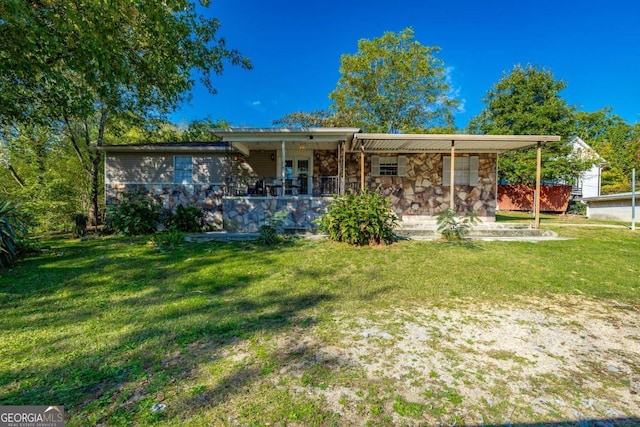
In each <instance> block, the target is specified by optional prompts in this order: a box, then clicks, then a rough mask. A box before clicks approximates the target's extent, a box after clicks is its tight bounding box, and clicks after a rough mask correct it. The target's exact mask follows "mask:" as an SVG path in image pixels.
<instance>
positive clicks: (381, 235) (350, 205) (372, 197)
mask: <svg viewBox="0 0 640 427" xmlns="http://www.w3.org/2000/svg"><path fill="white" fill-rule="evenodd" d="M317 224H318V229H319V230H320V231H322V232H325V233H327V234H329V238H330V239H331V240H334V241H337V242H346V243H349V244H350V245H355V246H362V245H373V244H376V245H379V244H382V243H384V244H390V243H393V242H395V241H396V240H398V237H397V236H396V234H395V232H394V228H395V227H396V226H397V225H398V218H397V217H396V215H395V214H394V213H393V211H392V210H391V207H390V202H389V200H388V199H385V198H383V197H382V196H381V195H379V194H377V193H374V192H371V191H367V190H365V191H363V192H362V193H360V194H356V193H351V194H346V195H342V196H335V197H334V201H333V202H332V203H331V204H330V205H329V206H328V207H327V211H326V213H325V214H324V215H322V217H320V219H319V220H318V221H317Z"/></svg>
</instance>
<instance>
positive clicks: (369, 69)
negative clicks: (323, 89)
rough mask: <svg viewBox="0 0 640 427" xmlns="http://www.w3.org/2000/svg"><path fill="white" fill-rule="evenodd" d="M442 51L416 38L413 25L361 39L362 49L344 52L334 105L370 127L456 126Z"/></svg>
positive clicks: (393, 129)
mask: <svg viewBox="0 0 640 427" xmlns="http://www.w3.org/2000/svg"><path fill="white" fill-rule="evenodd" d="M439 51H440V48H439V47H437V46H424V45H422V44H420V43H419V42H418V41H417V40H415V38H414V33H413V29H411V28H406V29H404V30H402V31H400V32H399V33H394V32H386V33H384V34H383V35H382V36H381V37H379V38H375V39H372V40H367V39H362V40H360V41H358V52H357V53H355V54H353V55H350V54H346V55H342V58H341V66H340V74H341V77H340V79H339V80H338V84H337V86H336V89H335V90H334V91H333V92H331V94H330V95H329V98H330V99H331V100H332V101H333V105H332V109H333V110H334V111H336V112H338V113H339V114H341V115H343V116H345V117H350V118H352V119H353V123H352V124H351V125H352V126H357V127H361V128H363V129H364V130H366V131H367V132H391V133H395V132H407V131H416V130H427V129H430V128H437V127H439V128H442V127H445V128H453V113H454V111H455V108H456V106H457V105H458V101H457V100H456V99H454V98H453V97H452V96H451V86H450V83H449V78H448V74H447V71H446V69H445V67H444V63H443V61H442V60H441V59H439V58H437V57H436V56H435V55H436V54H437V53H438V52H439Z"/></svg>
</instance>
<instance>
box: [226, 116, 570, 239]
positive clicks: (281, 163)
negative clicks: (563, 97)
mask: <svg viewBox="0 0 640 427" xmlns="http://www.w3.org/2000/svg"><path fill="white" fill-rule="evenodd" d="M215 133H216V135H218V136H219V137H221V138H222V139H223V141H224V142H226V143H228V144H229V145H230V146H231V147H233V149H234V151H236V152H239V153H241V156H239V157H238V158H237V159H236V162H237V168H236V173H234V174H232V175H230V176H229V177H228V182H227V185H226V189H227V190H226V192H225V203H224V206H225V208H224V210H223V211H224V212H225V219H226V222H227V223H228V224H229V225H230V226H231V227H232V228H233V227H235V228H236V229H237V230H240V231H254V230H253V229H257V227H258V226H257V225H255V224H262V223H264V220H265V218H266V217H268V216H269V215H270V214H272V213H273V212H274V210H281V209H285V210H287V211H289V213H290V215H289V216H288V222H289V224H288V225H289V227H290V228H293V229H306V228H311V229H313V228H315V226H314V225H313V220H314V219H316V218H317V217H318V216H319V215H321V214H322V212H323V211H324V208H325V207H326V206H327V205H328V204H329V203H330V201H331V196H332V195H334V194H344V193H346V192H348V191H350V190H353V191H362V190H364V189H368V190H371V191H376V192H379V193H381V194H382V195H384V196H385V197H389V198H390V200H391V204H392V208H393V209H394V211H395V213H396V215H397V216H398V217H399V218H400V219H401V220H402V221H403V222H411V223H420V222H425V223H429V222H433V221H434V219H435V217H436V216H437V215H438V214H439V213H440V212H442V211H443V210H445V209H447V208H451V209H454V210H456V211H457V212H458V213H459V214H460V215H464V214H466V213H468V212H475V213H476V214H477V215H478V216H479V217H480V218H481V219H482V220H483V221H484V222H492V221H494V220H495V211H496V206H497V174H498V171H497V160H498V156H499V154H500V153H503V152H505V151H510V150H517V149H522V148H526V147H531V146H535V147H537V150H538V156H537V159H538V161H537V169H538V174H537V175H538V186H537V190H536V191H537V194H539V176H540V167H541V165H540V159H541V156H540V153H541V150H542V145H543V144H544V143H546V142H552V141H559V140H560V137H558V136H545V135H456V134H447V135H436V134H367V133H360V130H359V129H357V128H307V129H255V128H251V129H242V128H240V129H224V130H219V131H216V132H215ZM538 199H539V198H536V204H535V211H536V218H539V210H540V208H539V200H538ZM538 224H539V220H537V221H536V226H537V225H538ZM225 228H227V227H226V226H225Z"/></svg>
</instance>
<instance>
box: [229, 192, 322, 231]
mask: <svg viewBox="0 0 640 427" xmlns="http://www.w3.org/2000/svg"><path fill="white" fill-rule="evenodd" d="M332 200H333V198H332V197H308V196H299V197H224V198H223V199H222V202H223V208H222V212H223V221H224V229H225V230H227V231H235V232H241V233H255V232H257V231H258V229H259V228H260V226H262V225H264V224H265V223H266V220H267V218H269V216H271V215H272V214H274V213H276V212H278V211H285V212H287V216H286V218H285V222H284V227H285V229H289V230H315V229H316V228H317V226H316V224H314V223H313V221H314V220H315V219H317V218H319V217H320V215H322V214H323V213H324V210H325V208H326V207H327V206H328V205H329V204H330V203H331V201H332Z"/></svg>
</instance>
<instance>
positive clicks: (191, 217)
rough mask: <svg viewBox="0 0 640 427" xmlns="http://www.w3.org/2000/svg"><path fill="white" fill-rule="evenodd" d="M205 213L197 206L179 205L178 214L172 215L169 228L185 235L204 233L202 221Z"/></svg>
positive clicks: (168, 224) (168, 223)
mask: <svg viewBox="0 0 640 427" xmlns="http://www.w3.org/2000/svg"><path fill="white" fill-rule="evenodd" d="M203 218H204V212H202V209H200V208H198V207H196V206H183V205H178V207H177V208H176V213H175V214H173V215H171V216H170V217H169V219H168V221H167V224H166V225H167V227H172V226H173V227H175V228H176V230H178V231H182V232H184V233H197V232H198V231H202V219H203Z"/></svg>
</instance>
